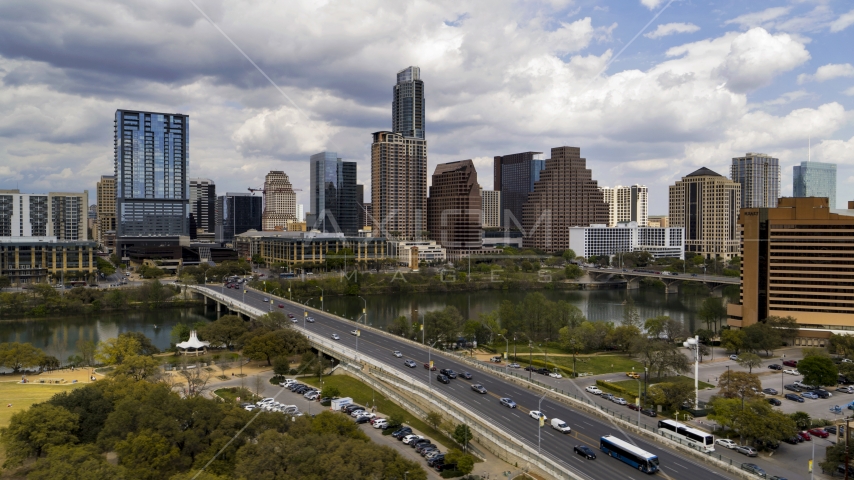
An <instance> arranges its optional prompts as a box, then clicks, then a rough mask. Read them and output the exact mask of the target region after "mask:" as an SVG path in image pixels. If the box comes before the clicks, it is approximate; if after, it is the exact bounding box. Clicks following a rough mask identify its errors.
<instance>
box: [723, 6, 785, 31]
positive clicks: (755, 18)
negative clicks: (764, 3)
mask: <svg viewBox="0 0 854 480" xmlns="http://www.w3.org/2000/svg"><path fill="white" fill-rule="evenodd" d="M791 10H792V7H772V8H768V9H765V10H762V11H761V12H753V13H746V14H744V15H740V16H738V17H735V18H733V19H731V20H727V21H726V22H724V25H730V24H733V23H735V24H737V25H740V26H742V27H744V28H751V27H761V26H767V24H768V23H769V22H771V21H773V20H776V19H778V18H780V17H782V16H784V15H787V14H788V13H789V12H790V11H791Z"/></svg>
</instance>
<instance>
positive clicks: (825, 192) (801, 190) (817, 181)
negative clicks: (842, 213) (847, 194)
mask: <svg viewBox="0 0 854 480" xmlns="http://www.w3.org/2000/svg"><path fill="white" fill-rule="evenodd" d="M792 169H793V172H792V173H793V176H792V195H793V196H794V197H824V198H827V199H828V201H829V205H830V208H831V209H834V208H836V164H835V163H822V162H801V164H800V166H798V165H795V166H794V167H792Z"/></svg>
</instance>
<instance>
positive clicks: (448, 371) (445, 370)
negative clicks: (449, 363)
mask: <svg viewBox="0 0 854 480" xmlns="http://www.w3.org/2000/svg"><path fill="white" fill-rule="evenodd" d="M439 373H441V374H442V375H445V376H447V377H448V378H450V379H454V378H457V372H455V371H453V370H451V369H450V368H443V369H441V370H439Z"/></svg>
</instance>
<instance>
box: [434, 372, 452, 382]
mask: <svg viewBox="0 0 854 480" xmlns="http://www.w3.org/2000/svg"><path fill="white" fill-rule="evenodd" d="M436 380H438V381H439V382H441V383H444V384H448V383H451V379H450V378H448V376H447V375H442V374H441V373H440V374H438V375H436Z"/></svg>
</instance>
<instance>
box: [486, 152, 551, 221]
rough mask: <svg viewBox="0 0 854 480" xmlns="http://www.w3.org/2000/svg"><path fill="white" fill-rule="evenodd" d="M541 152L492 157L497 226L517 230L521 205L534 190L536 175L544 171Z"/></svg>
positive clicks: (520, 217) (538, 177)
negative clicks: (498, 206) (497, 202)
mask: <svg viewBox="0 0 854 480" xmlns="http://www.w3.org/2000/svg"><path fill="white" fill-rule="evenodd" d="M542 154H543V152H523V153H514V154H512V155H504V156H498V157H494V158H493V166H492V175H493V189H494V190H496V191H499V192H501V199H500V200H501V211H500V216H501V218H500V219H499V220H500V225H501V226H502V227H504V228H512V229H518V228H520V226H521V224H522V206H523V205H525V202H527V201H528V195H530V194H531V192H533V191H534V184H535V183H536V182H537V181H538V180H539V179H540V172H542V170H543V169H544V168H546V161H545V160H543V159H542Z"/></svg>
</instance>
